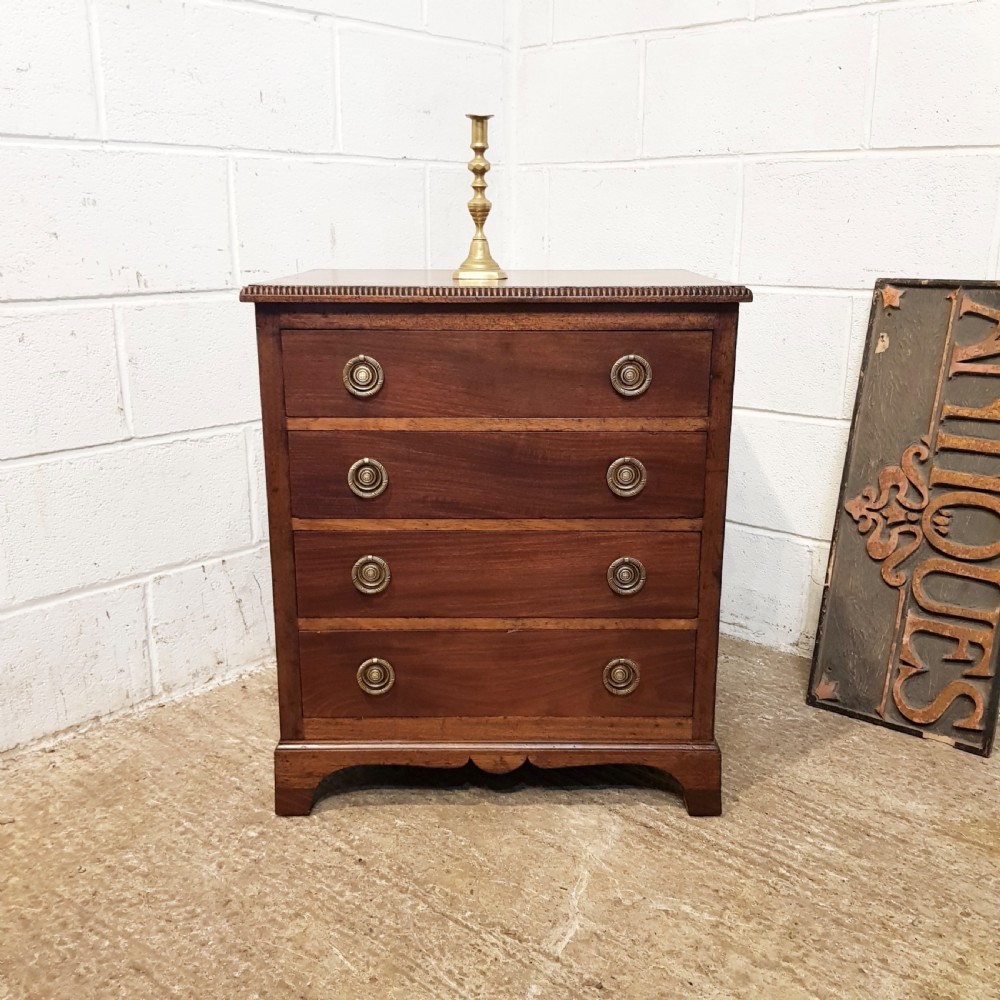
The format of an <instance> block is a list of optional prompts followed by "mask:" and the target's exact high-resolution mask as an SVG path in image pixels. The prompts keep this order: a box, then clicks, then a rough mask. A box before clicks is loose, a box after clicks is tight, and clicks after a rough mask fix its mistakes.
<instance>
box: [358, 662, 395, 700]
mask: <svg viewBox="0 0 1000 1000" xmlns="http://www.w3.org/2000/svg"><path fill="white" fill-rule="evenodd" d="M395 683H396V671H395V670H393V669H392V664H391V663H390V662H389V661H388V660H383V659H382V658H381V657H378V656H373V657H372V658H371V659H370V660H365V662H364V663H362V664H361V666H360V667H358V686H359V687H360V688H361V690H362V691H364V693H365V694H385V693H386V692H387V691H388V690H389V688H391V687H392V686H393V684H395Z"/></svg>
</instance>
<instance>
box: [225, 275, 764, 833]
mask: <svg viewBox="0 0 1000 1000" xmlns="http://www.w3.org/2000/svg"><path fill="white" fill-rule="evenodd" d="M241 298H242V299H243V300H244V301H251V302H255V303H256V304H257V305H256V311H257V338H258V352H259V360H260V381H261V400H262V404H263V426H264V448H265V464H266V473H267V496H268V516H269V524H270V539H271V541H270V544H271V562H272V572H273V583H274V607H275V620H276V642H277V659H278V690H279V703H280V722H281V739H280V743H279V744H278V747H277V749H276V751H275V802H276V806H275V808H276V811H277V812H278V813H280V814H284V815H292V814H304V813H308V812H309V810H310V809H311V807H312V802H313V795H314V792H315V788H316V786H317V784H318V783H319V781H320V780H321V779H322V778H323V777H324V776H325V775H327V774H329V773H330V772H332V771H336V770H338V769H340V768H344V767H349V766H352V765H356V764H372V763H379V764H415V765H423V766H437V767H456V766H460V765H463V764H465V763H466V762H468V761H469V760H471V761H473V762H474V763H475V764H476V765H478V766H479V767H481V768H484V769H485V770H488V771H493V772H503V771H509V770H512V769H514V768H516V767H518V766H520V765H521V764H523V763H524V762H525V761H531V762H533V763H534V764H536V765H539V766H541V767H562V766H569V765H577V764H588V763H594V764H596V763H634V764H644V765H650V766H653V767H656V768H659V769H661V770H663V771H666V772H669V773H670V774H672V775H673V776H674V778H675V779H676V780H677V781H678V782H679V783H680V785H681V786H682V788H683V791H684V796H685V801H686V803H687V807H688V810H689V812H691V813H692V814H701V815H715V814H718V813H719V812H720V809H721V796H720V760H721V758H720V754H719V748H718V745H717V744H716V742H715V734H714V711H715V673H716V653H717V642H718V616H719V584H720V571H721V565H722V540H723V530H724V524H725V502H726V477H727V467H728V456H729V432H730V419H731V408H732V382H733V360H734V354H735V344H736V321H737V311H738V308H739V307H738V303H739V302H741V301H749V299H750V293H749V292H748V291H747V290H746V289H745V288H743V287H738V286H725V285H719V284H715V283H713V282H711V281H710V280H709V279H705V278H700V277H698V276H696V275H693V274H690V273H688V272H684V271H638V272H626V271H611V272H536V273H529V272H525V273H521V274H515V275H512V276H511V277H510V279H509V280H508V281H506V282H503V283H499V284H496V285H492V286H458V285H456V284H454V283H453V282H452V281H451V279H450V277H449V276H448V274H446V273H444V272H424V271H387V272H351V271H310V272H307V273H305V274H302V275H298V276H296V277H294V278H288V279H283V280H281V281H280V282H277V283H275V284H261V285H251V286H249V287H247V288H245V289H244V290H243V292H242V295H241Z"/></svg>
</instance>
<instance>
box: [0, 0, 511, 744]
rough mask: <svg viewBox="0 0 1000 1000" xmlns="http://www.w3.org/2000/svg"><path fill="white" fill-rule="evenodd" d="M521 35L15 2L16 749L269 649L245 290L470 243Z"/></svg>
mask: <svg viewBox="0 0 1000 1000" xmlns="http://www.w3.org/2000/svg"><path fill="white" fill-rule="evenodd" d="M473 7H474V8H475V9H474V10H473ZM509 50H510V46H509V45H507V44H506V43H505V23H504V11H503V8H502V5H501V4H500V3H499V2H494V3H478V4H475V5H472V4H469V3H467V2H462V0H377V2H375V0H372V2H367V0H6V3H5V5H4V28H3V31H2V32H0V178H2V179H3V183H2V184H0V362H2V373H3V378H2V381H3V386H4V399H5V403H4V406H3V419H2V420H0V749H6V748H8V747H12V746H17V745H20V744H23V743H26V742H28V741H30V740H33V739H36V738H38V737H42V736H46V735H49V734H53V733H56V732H59V731H61V730H65V729H68V728H71V727H74V726H77V725H79V724H81V723H85V722H87V721H88V720H90V719H94V718H97V717H101V716H107V715H109V714H112V713H116V712H120V711H123V710H128V709H130V708H131V707H133V706H135V705H138V704H141V703H143V702H146V701H149V700H151V699H162V698H165V697H170V696H173V695H176V694H178V693H181V692H184V691H188V690H191V689H193V688H196V687H198V686H201V685H204V684H206V683H210V682H212V681H213V680H216V679H220V678H224V677H227V676H231V675H233V674H234V673H236V672H239V671H243V670H248V669H251V668H253V667H254V666H256V665H259V664H262V663H265V662H268V661H270V660H271V658H272V657H273V620H272V613H271V597H270V576H269V568H268V557H267V548H266V542H267V527H266V516H265V514H266V510H265V493H264V482H263V464H262V449H261V433H260V404H259V398H258V390H257V373H256V350H255V344H254V336H253V309H252V307H251V306H246V305H241V304H240V303H239V302H238V301H237V298H236V289H237V288H238V287H239V286H240V285H241V284H244V283H246V282H247V281H251V280H256V279H259V278H263V277H277V276H280V275H282V274H289V273H292V272H294V271H297V270H301V269H304V268H306V267H315V266H334V267H336V266H340V267H378V266H388V267H393V266H395V267H422V266H425V265H427V264H437V265H440V266H448V265H453V264H454V263H456V262H457V260H460V259H461V257H462V256H463V255H464V254H465V252H466V250H467V247H468V238H469V236H470V235H471V223H470V222H469V220H468V216H467V213H466V214H465V216H464V218H463V213H464V212H465V209H464V202H465V201H466V200H467V199H468V196H469V194H470V193H471V192H470V189H469V187H468V183H469V174H468V172H467V171H466V170H465V169H464V165H463V164H464V161H465V160H466V159H468V158H469V156H471V152H470V151H469V150H468V141H469V129H468V123H467V122H466V120H465V119H464V118H463V115H464V113H465V112H467V111H472V110H479V109H481V108H486V109H488V110H491V111H493V112H495V113H497V115H498V116H500V117H499V119H498V121H499V122H505V121H507V122H509V120H510V119H509V116H507V115H504V110H505V109H504V107H503V100H504V91H505V87H506V83H507V79H508V64H509ZM492 138H493V140H494V142H493V147H492V151H491V153H492V156H493V158H494V160H495V161H497V162H498V164H499V169H498V170H497V171H496V172H495V173H494V175H492V177H491V179H492V180H494V183H495V186H496V187H497V188H499V187H500V186H501V185H502V184H503V182H504V175H505V173H506V165H505V164H504V162H503V161H504V157H505V149H504V146H505V141H504V129H503V126H502V125H501V126H500V127H499V128H497V129H495V130H494V135H493V136H492ZM504 235H505V233H504V232H503V231H502V230H501V227H499V226H498V227H497V228H496V231H495V233H494V242H495V245H496V250H497V252H498V253H502V252H503V251H504V250H505V249H506V247H505V246H504Z"/></svg>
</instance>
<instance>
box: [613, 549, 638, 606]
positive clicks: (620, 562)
mask: <svg viewBox="0 0 1000 1000" xmlns="http://www.w3.org/2000/svg"><path fill="white" fill-rule="evenodd" d="M645 585H646V567H645V566H643V564H642V563H641V562H639V560H638V559H633V558H632V557H631V556H622V557H621V558H620V559H616V560H615V561H614V562H613V563H612V564H611V565H610V566H609V567H608V586H609V587H610V588H611V589H612V590H613V591H614V592H615V593H616V594H621V595H622V596H623V597H631V596H632V594H638V593H639V591H640V590H642V588H643V587H644V586H645Z"/></svg>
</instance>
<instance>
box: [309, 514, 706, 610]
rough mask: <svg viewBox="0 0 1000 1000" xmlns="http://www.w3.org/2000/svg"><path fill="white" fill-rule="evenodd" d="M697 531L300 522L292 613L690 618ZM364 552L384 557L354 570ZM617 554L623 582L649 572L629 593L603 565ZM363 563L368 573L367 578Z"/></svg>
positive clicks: (694, 601) (695, 576)
mask: <svg viewBox="0 0 1000 1000" xmlns="http://www.w3.org/2000/svg"><path fill="white" fill-rule="evenodd" d="M700 541H701V535H700V534H698V533H697V532H680V531H673V532H661V531H628V532H624V531H623V532H620V531H606V532H600V531H594V532H574V531H381V532H376V531H370V532H369V531H351V532H317V531H307V532H296V534H295V570H296V591H297V594H298V613H299V616H300V617H302V618H327V617H348V618H350V617H358V616H369V615H370V616H372V617H375V618H379V617H385V618H442V617H443V618H520V617H532V618H631V617H635V618H694V617H696V616H697V614H698V555H699V546H700ZM367 556H374V557H376V559H378V560H381V561H382V562H381V563H379V562H377V561H373V560H368V562H367V563H365V562H362V564H361V565H360V566H359V567H358V570H357V571H356V574H355V570H354V567H355V564H356V563H358V561H359V560H364V559H365V557H367ZM622 558H626V559H629V560H632V561H631V562H629V563H628V564H624V565H623V564H619V567H621V568H622V569H623V572H624V575H625V577H626V583H627V580H628V575H629V573H632V574H633V576H632V579H636V578H637V575H638V576H641V574H642V573H644V574H645V582H644V583H642V585H641V588H640V589H638V590H636V591H635V592H634V593H628V592H626V593H624V594H619V593H616V592H615V591H614V590H613V589H612V587H611V585H610V584H609V582H608V573H609V569H610V567H611V566H612V564H613V563H616V561H617V560H619V559H622ZM635 561H637V562H635ZM382 563H384V565H382ZM638 564H641V568H640V567H639V565H638ZM366 568H368V569H369V570H370V572H371V580H370V583H366V582H365V580H364V578H363V577H364V571H365V569H366ZM386 570H388V573H386ZM612 573H613V574H614V571H612ZM355 575H357V576H358V577H359V584H358V585H355V583H354V582H353V578H354V576H355ZM386 579H388V581H389V582H388V585H387V586H385V588H384V589H383V590H381V591H379V592H378V593H368V592H366V593H362V592H361V591H360V590H359V589H358V586H364V587H366V588H367V589H368V590H371V591H374V590H378V589H379V588H380V587H382V586H383V585H384V584H385V580H386ZM617 585H618V586H619V588H620V589H627V587H623V586H622V584H621V583H620V582H619V583H618V584H617Z"/></svg>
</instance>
